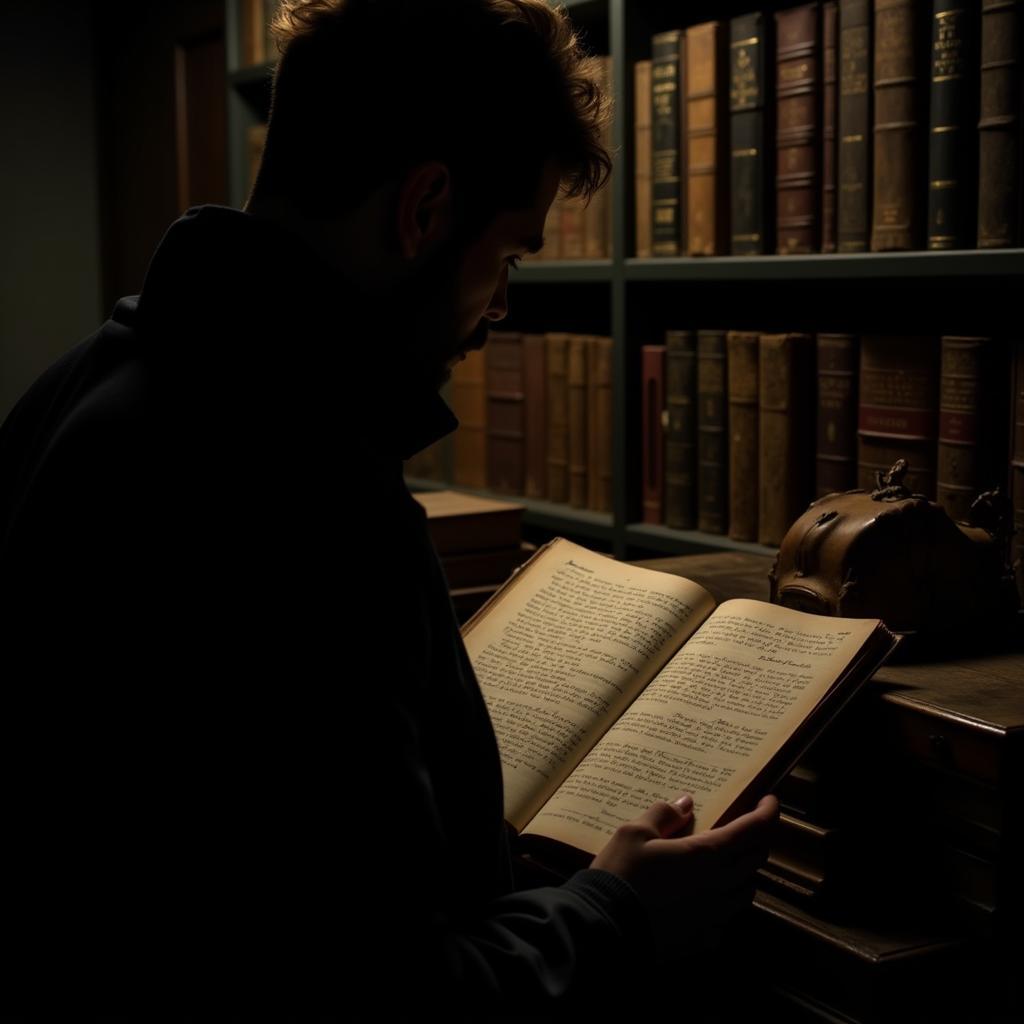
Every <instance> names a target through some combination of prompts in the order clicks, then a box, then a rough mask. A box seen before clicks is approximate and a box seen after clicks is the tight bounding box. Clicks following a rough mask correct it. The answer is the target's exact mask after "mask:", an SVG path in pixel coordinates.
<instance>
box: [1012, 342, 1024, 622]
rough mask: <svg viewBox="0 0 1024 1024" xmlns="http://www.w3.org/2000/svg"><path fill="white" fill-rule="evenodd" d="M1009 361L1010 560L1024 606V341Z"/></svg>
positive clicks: (1014, 344) (1015, 344)
mask: <svg viewBox="0 0 1024 1024" xmlns="http://www.w3.org/2000/svg"><path fill="white" fill-rule="evenodd" d="M1012 359H1013V368H1012V371H1013V372H1012V381H1013V396H1012V401H1011V409H1010V415H1011V418H1012V420H1013V429H1012V434H1011V438H1010V446H1011V453H1012V461H1011V463H1010V500H1011V502H1012V504H1013V534H1012V540H1011V544H1010V559H1011V565H1012V566H1013V571H1014V574H1015V575H1016V578H1017V592H1018V594H1019V596H1020V601H1021V604H1022V605H1024V339H1022V338H1017V339H1015V340H1014V342H1013V352H1012Z"/></svg>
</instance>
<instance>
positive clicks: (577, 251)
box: [560, 196, 587, 260]
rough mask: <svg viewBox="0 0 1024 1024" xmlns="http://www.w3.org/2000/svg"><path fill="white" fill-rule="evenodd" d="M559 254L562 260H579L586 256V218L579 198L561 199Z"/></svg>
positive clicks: (582, 202)
mask: <svg viewBox="0 0 1024 1024" xmlns="http://www.w3.org/2000/svg"><path fill="white" fill-rule="evenodd" d="M560 205H561V208H562V218H561V222H562V223H561V239H560V245H561V249H560V253H561V258H562V259H563V260H581V259H583V258H584V257H585V255H586V246H587V230H586V227H587V218H586V210H585V209H584V200H583V198H582V197H581V196H567V197H565V198H563V199H562V202H561V204H560Z"/></svg>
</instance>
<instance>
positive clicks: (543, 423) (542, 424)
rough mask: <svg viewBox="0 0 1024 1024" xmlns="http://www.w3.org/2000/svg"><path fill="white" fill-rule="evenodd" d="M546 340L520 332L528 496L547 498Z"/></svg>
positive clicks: (539, 335)
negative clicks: (524, 392) (524, 381)
mask: <svg viewBox="0 0 1024 1024" xmlns="http://www.w3.org/2000/svg"><path fill="white" fill-rule="evenodd" d="M546 346H547V343H546V341H545V339H544V335H543V334H524V335H523V367H524V373H525V377H526V424H525V430H526V470H525V472H526V490H525V492H524V493H525V494H526V497H527V498H546V497H547V485H548V470H547V440H548V437H547V389H546V387H545V385H546V383H547V351H546Z"/></svg>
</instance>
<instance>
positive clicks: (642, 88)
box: [633, 60, 653, 259]
mask: <svg viewBox="0 0 1024 1024" xmlns="http://www.w3.org/2000/svg"><path fill="white" fill-rule="evenodd" d="M633 132H634V138H633V196H634V208H633V230H634V236H635V242H634V247H633V251H634V253H635V255H636V256H638V257H640V258H642V259H646V258H649V257H650V256H652V255H653V248H652V241H651V62H650V61H649V60H638V61H637V62H636V64H634V65H633Z"/></svg>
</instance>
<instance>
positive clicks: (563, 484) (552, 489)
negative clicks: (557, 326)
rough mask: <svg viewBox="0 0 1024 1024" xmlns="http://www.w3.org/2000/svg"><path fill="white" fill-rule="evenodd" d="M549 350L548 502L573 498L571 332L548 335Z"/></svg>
mask: <svg viewBox="0 0 1024 1024" xmlns="http://www.w3.org/2000/svg"><path fill="white" fill-rule="evenodd" d="M545 338H546V340H547V353H548V380H547V397H548V403H547V410H548V415H547V421H548V426H547V429H548V501H555V502H559V503H561V504H567V503H568V501H569V335H568V334H564V333H562V332H552V333H549V334H546V335H545Z"/></svg>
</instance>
